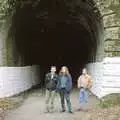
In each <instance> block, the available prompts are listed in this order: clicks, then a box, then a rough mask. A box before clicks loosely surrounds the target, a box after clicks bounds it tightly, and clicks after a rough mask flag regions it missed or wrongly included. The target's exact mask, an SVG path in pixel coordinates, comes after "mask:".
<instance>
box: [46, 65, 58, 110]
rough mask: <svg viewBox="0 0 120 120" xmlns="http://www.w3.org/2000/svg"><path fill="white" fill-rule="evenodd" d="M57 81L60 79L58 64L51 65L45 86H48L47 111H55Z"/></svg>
mask: <svg viewBox="0 0 120 120" xmlns="http://www.w3.org/2000/svg"><path fill="white" fill-rule="evenodd" d="M57 81H58V75H57V74H56V66H51V71H50V72H49V73H47V74H46V76H45V86H46V100H45V104H46V111H45V112H53V109H54V99H55V96H56V86H57Z"/></svg>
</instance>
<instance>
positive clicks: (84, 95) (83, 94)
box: [79, 88, 88, 104]
mask: <svg viewBox="0 0 120 120" xmlns="http://www.w3.org/2000/svg"><path fill="white" fill-rule="evenodd" d="M83 103H84V104H86V103H88V90H87V89H84V88H80V94H79V104H83Z"/></svg>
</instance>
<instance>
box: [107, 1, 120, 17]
mask: <svg viewBox="0 0 120 120" xmlns="http://www.w3.org/2000/svg"><path fill="white" fill-rule="evenodd" d="M108 9H110V10H112V11H113V12H114V13H115V14H116V16H115V18H116V19H117V18H118V19H120V4H117V5H115V4H113V3H111V5H110V6H109V7H108Z"/></svg>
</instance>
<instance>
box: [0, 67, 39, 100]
mask: <svg viewBox="0 0 120 120" xmlns="http://www.w3.org/2000/svg"><path fill="white" fill-rule="evenodd" d="M38 72H39V66H26V67H0V98H3V97H9V96H12V95H15V94H18V93H20V92H23V91H25V90H28V89H30V88H31V87H32V86H34V85H37V84H38V83H39V82H40V76H39V73H38Z"/></svg>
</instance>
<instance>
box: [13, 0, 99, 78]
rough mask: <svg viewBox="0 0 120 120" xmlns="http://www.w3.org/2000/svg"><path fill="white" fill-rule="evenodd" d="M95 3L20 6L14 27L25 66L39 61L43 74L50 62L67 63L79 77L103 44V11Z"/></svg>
mask: <svg viewBox="0 0 120 120" xmlns="http://www.w3.org/2000/svg"><path fill="white" fill-rule="evenodd" d="M94 6H95V4H94V2H93V1H92V0H91V2H90V3H88V2H86V1H83V0H79V1H78V0H69V1H67V0H66V1H65V0H63V1H61V0H60V1H59V0H52V1H51V2H50V0H48V1H47V0H46V1H45V0H41V1H40V2H39V3H38V4H36V5H34V6H33V4H32V2H31V4H24V5H23V6H22V7H21V6H20V5H19V6H17V8H16V13H15V15H14V20H13V26H14V28H15V43H16V46H17V51H18V53H19V54H20V55H21V57H22V58H23V61H22V65H23V66H25V65H33V64H38V65H40V69H41V71H42V75H43V73H44V72H47V70H48V68H49V67H50V66H51V65H56V66H57V67H58V69H59V68H60V67H61V66H62V65H66V66H68V67H69V69H70V71H71V73H72V75H73V77H74V79H76V77H78V75H79V73H80V71H81V69H82V68H83V67H84V66H85V65H86V64H87V63H89V62H94V61H95V60H96V54H97V48H98V45H99V44H100V37H99V33H100V28H101V27H100V26H101V21H100V19H99V17H100V15H99V14H100V13H99V11H98V9H97V8H94ZM94 9H95V10H94ZM22 65H21V66H22Z"/></svg>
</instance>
